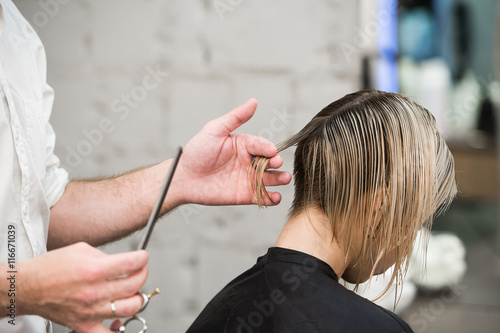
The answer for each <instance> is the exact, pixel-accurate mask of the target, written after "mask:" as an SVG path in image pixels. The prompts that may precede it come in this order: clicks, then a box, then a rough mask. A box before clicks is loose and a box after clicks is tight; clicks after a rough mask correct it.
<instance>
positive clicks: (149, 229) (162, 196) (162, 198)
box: [138, 146, 182, 250]
mask: <svg viewBox="0 0 500 333" xmlns="http://www.w3.org/2000/svg"><path fill="white" fill-rule="evenodd" d="M181 154H182V147H180V146H179V147H177V153H176V154H175V157H174V159H173V161H172V164H171V165H170V169H169V170H168V173H167V176H166V178H165V182H164V183H163V187H162V189H161V191H160V195H159V196H158V200H157V201H156V204H155V206H154V208H153V211H152V212H151V216H150V217H149V220H148V224H147V225H146V233H145V234H144V237H143V238H142V242H141V243H140V244H139V248H138V250H145V249H146V246H148V243H149V239H150V238H151V234H152V233H153V229H154V226H155V224H156V221H157V220H158V216H160V210H161V206H163V202H164V201H165V197H166V196H167V191H168V188H169V187H170V183H171V182H172V178H173V177H174V173H175V169H176V168H177V164H178V163H179V159H180V158H181Z"/></svg>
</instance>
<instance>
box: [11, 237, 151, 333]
mask: <svg viewBox="0 0 500 333" xmlns="http://www.w3.org/2000/svg"><path fill="white" fill-rule="evenodd" d="M147 261H148V254H147V252H146V251H136V252H129V253H120V254H113V255H107V254H105V253H103V252H101V251H99V250H97V249H95V248H93V247H91V246H90V245H87V244H85V243H77V244H74V245H70V246H67V247H63V248H60V249H58V250H54V251H49V252H48V253H46V254H43V255H41V256H39V257H36V258H34V259H29V260H26V261H22V262H19V264H18V267H19V268H18V270H19V274H18V275H19V276H18V286H19V289H18V299H17V302H16V303H17V305H18V311H19V312H18V314H35V315H39V316H42V317H44V318H47V319H50V320H52V321H54V322H57V323H60V324H63V325H65V326H68V327H70V328H72V329H74V330H75V331H77V332H83V333H86V332H92V333H94V332H96V333H101V332H108V333H109V332H111V330H110V329H109V328H107V327H105V326H104V325H103V324H102V321H103V320H104V319H107V318H111V317H112V310H111V302H112V301H114V303H115V306H116V316H117V317H128V316H131V315H133V314H135V313H136V312H137V311H138V310H139V309H140V308H141V306H142V297H141V296H139V295H137V292H138V291H139V290H140V289H141V287H142V285H143V284H144V282H145V281H146V278H147V274H148V271H147V268H146V263H147ZM116 326H119V322H115V323H114V324H113V325H112V328H115V327H116Z"/></svg>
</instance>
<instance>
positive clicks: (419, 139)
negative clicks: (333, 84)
mask: <svg viewBox="0 0 500 333" xmlns="http://www.w3.org/2000/svg"><path fill="white" fill-rule="evenodd" d="M292 146H297V148H296V151H295V160H294V183H295V193H294V200H293V204H292V207H291V210H290V214H291V216H294V215H296V214H299V213H301V212H304V211H307V209H308V208H311V207H317V208H320V209H321V210H322V212H323V213H324V214H325V216H327V218H328V220H329V222H330V225H331V228H332V232H333V238H334V239H335V240H337V242H338V243H339V245H341V247H342V248H343V249H344V250H345V251H347V250H348V249H350V248H351V246H352V244H353V241H354V237H355V235H356V234H357V233H358V234H359V235H361V236H360V237H361V238H360V239H361V240H362V242H361V247H360V250H359V258H360V259H359V262H358V263H357V264H359V265H361V267H365V266H366V265H367V264H368V263H369V262H374V263H375V264H374V265H373V269H371V272H370V273H369V277H370V279H371V277H373V275H375V267H376V266H377V265H376V264H377V263H379V262H383V261H385V260H386V259H387V254H388V253H389V252H390V251H391V250H393V249H396V262H395V269H394V273H393V275H392V277H391V280H390V283H389V284H388V286H387V288H386V289H385V290H384V291H383V292H382V294H381V295H380V297H381V296H382V295H384V294H385V293H386V292H387V291H388V290H389V289H390V286H391V285H392V284H393V283H394V282H396V288H397V286H398V285H400V282H401V281H402V280H403V278H404V276H405V274H406V271H407V268H408V267H407V265H408V260H407V259H408V258H409V255H410V254H411V252H412V250H413V245H414V244H413V242H414V240H415V238H416V235H417V232H418V230H419V229H420V227H421V226H422V225H423V226H424V228H425V229H426V230H427V231H429V230H430V227H431V225H432V219H433V217H434V216H435V215H436V214H440V213H442V212H443V211H444V210H446V209H447V207H448V206H449V205H450V203H451V201H452V200H453V198H454V196H455V195H456V192H457V189H456V183H455V173H454V162H453V157H452V155H451V153H450V151H449V150H448V147H447V146H446V143H445V141H444V139H443V138H442V137H441V135H440V134H439V132H438V131H437V129H436V121H435V119H434V117H433V116H432V114H431V113H430V112H429V111H427V110H426V109H425V108H423V107H422V106H420V105H418V104H416V103H414V102H413V101H411V100H410V99H408V98H406V97H404V96H402V95H400V94H395V93H386V92H381V91H376V90H362V91H359V92H356V93H353V94H349V95H346V96H345V97H343V98H341V99H339V100H337V101H335V102H333V103H331V104H330V105H328V106H327V107H325V108H324V109H323V110H322V111H320V112H319V113H318V114H317V115H316V116H315V117H314V118H313V119H312V120H311V121H310V122H309V123H308V124H307V125H306V126H305V127H304V128H303V129H302V130H301V131H300V132H299V133H297V134H296V135H294V136H292V137H291V138H289V139H288V140H286V141H284V142H282V143H280V144H278V145H277V148H278V152H281V151H283V150H285V149H288V148H290V147H292ZM268 163H269V159H268V158H265V157H255V158H254V159H253V160H252V163H251V166H250V168H249V172H248V177H249V183H250V184H251V185H250V191H251V192H252V193H253V194H254V195H255V197H256V198H257V202H258V205H259V207H261V206H265V199H267V200H271V198H270V196H269V194H268V193H267V191H266V188H265V186H264V182H263V177H264V172H265V170H266V167H267V165H268ZM271 201H272V200H271ZM373 207H377V209H376V210H375V212H373ZM372 220H373V221H375V222H374V223H369V222H368V221H372ZM374 235H376V238H377V242H378V244H379V246H378V249H377V251H376V254H375V256H374V255H373V254H372V249H373V242H374V238H373V236H374ZM424 241H425V240H424ZM361 273H362V272H361V271H360V273H359V274H360V276H358V280H357V282H356V288H357V286H358V285H359V283H361V282H362V281H361ZM396 294H397V292H396Z"/></svg>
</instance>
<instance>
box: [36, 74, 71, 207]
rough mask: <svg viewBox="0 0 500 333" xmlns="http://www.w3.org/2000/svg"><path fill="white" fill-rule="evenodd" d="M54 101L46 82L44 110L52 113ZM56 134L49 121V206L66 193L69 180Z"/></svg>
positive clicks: (46, 179)
mask: <svg viewBox="0 0 500 333" xmlns="http://www.w3.org/2000/svg"><path fill="white" fill-rule="evenodd" d="M53 102H54V90H53V89H52V88H51V87H50V86H49V85H48V84H45V87H44V91H43V111H44V113H45V114H47V115H50V114H51V112H52V105H53ZM55 142H56V135H55V133H54V129H53V128H52V125H51V124H50V122H49V121H48V117H47V124H46V128H45V156H46V158H45V168H46V173H45V177H44V179H43V180H42V186H43V189H44V190H45V195H46V197H47V202H48V204H49V207H52V206H54V205H55V204H56V203H57V201H59V199H60V198H61V196H62V195H63V193H64V189H65V188H66V185H67V184H68V182H69V178H68V172H67V171H66V170H64V169H63V168H62V167H61V163H60V161H59V158H58V157H57V156H56V155H55V154H54V147H55Z"/></svg>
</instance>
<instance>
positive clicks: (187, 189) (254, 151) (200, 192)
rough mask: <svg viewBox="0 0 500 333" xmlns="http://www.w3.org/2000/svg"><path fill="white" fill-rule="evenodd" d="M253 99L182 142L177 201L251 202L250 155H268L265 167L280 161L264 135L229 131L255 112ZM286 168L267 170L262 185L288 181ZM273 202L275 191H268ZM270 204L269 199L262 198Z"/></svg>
mask: <svg viewBox="0 0 500 333" xmlns="http://www.w3.org/2000/svg"><path fill="white" fill-rule="evenodd" d="M256 108H257V101H256V100H255V99H250V100H248V101H247V102H246V103H245V104H243V105H240V106H238V107H237V108H235V109H234V110H232V111H231V112H228V113H226V114H225V115H224V116H222V117H220V118H217V119H215V120H212V121H210V122H209V123H207V124H206V125H205V126H204V127H203V129H202V130H201V131H200V132H199V133H198V134H197V135H196V136H194V137H193V138H192V139H191V140H190V141H189V142H188V143H187V144H186V146H185V148H184V153H183V155H182V157H181V159H180V161H179V165H178V169H177V171H176V175H175V177H174V179H177V181H178V182H177V184H179V183H180V184H182V194H181V199H180V202H179V204H182V203H197V204H204V205H244V204H255V203H256V200H255V198H254V197H253V195H252V194H251V193H250V190H249V182H248V167H249V165H250V163H251V159H252V155H258V156H266V157H272V158H271V161H270V163H269V168H271V169H277V168H279V167H281V165H282V164H283V160H282V159H281V156H279V155H277V154H276V147H275V146H274V145H273V144H272V143H271V142H269V141H267V140H265V139H264V138H261V137H258V136H253V135H248V134H235V133H232V132H233V131H234V130H236V129H237V128H238V127H240V126H241V125H242V124H244V123H246V122H247V121H248V120H249V119H250V118H251V117H252V116H253V114H254V113H255V109H256ZM290 180H291V175H290V174H289V173H288V172H280V171H273V170H268V171H266V172H265V174H264V184H265V185H266V186H278V185H285V184H288V183H289V182H290ZM269 194H270V195H271V198H272V199H273V201H274V202H275V203H276V204H277V203H279V202H280V201H281V195H280V193H278V192H269ZM266 204H267V205H273V203H272V202H268V201H267V202H266Z"/></svg>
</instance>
